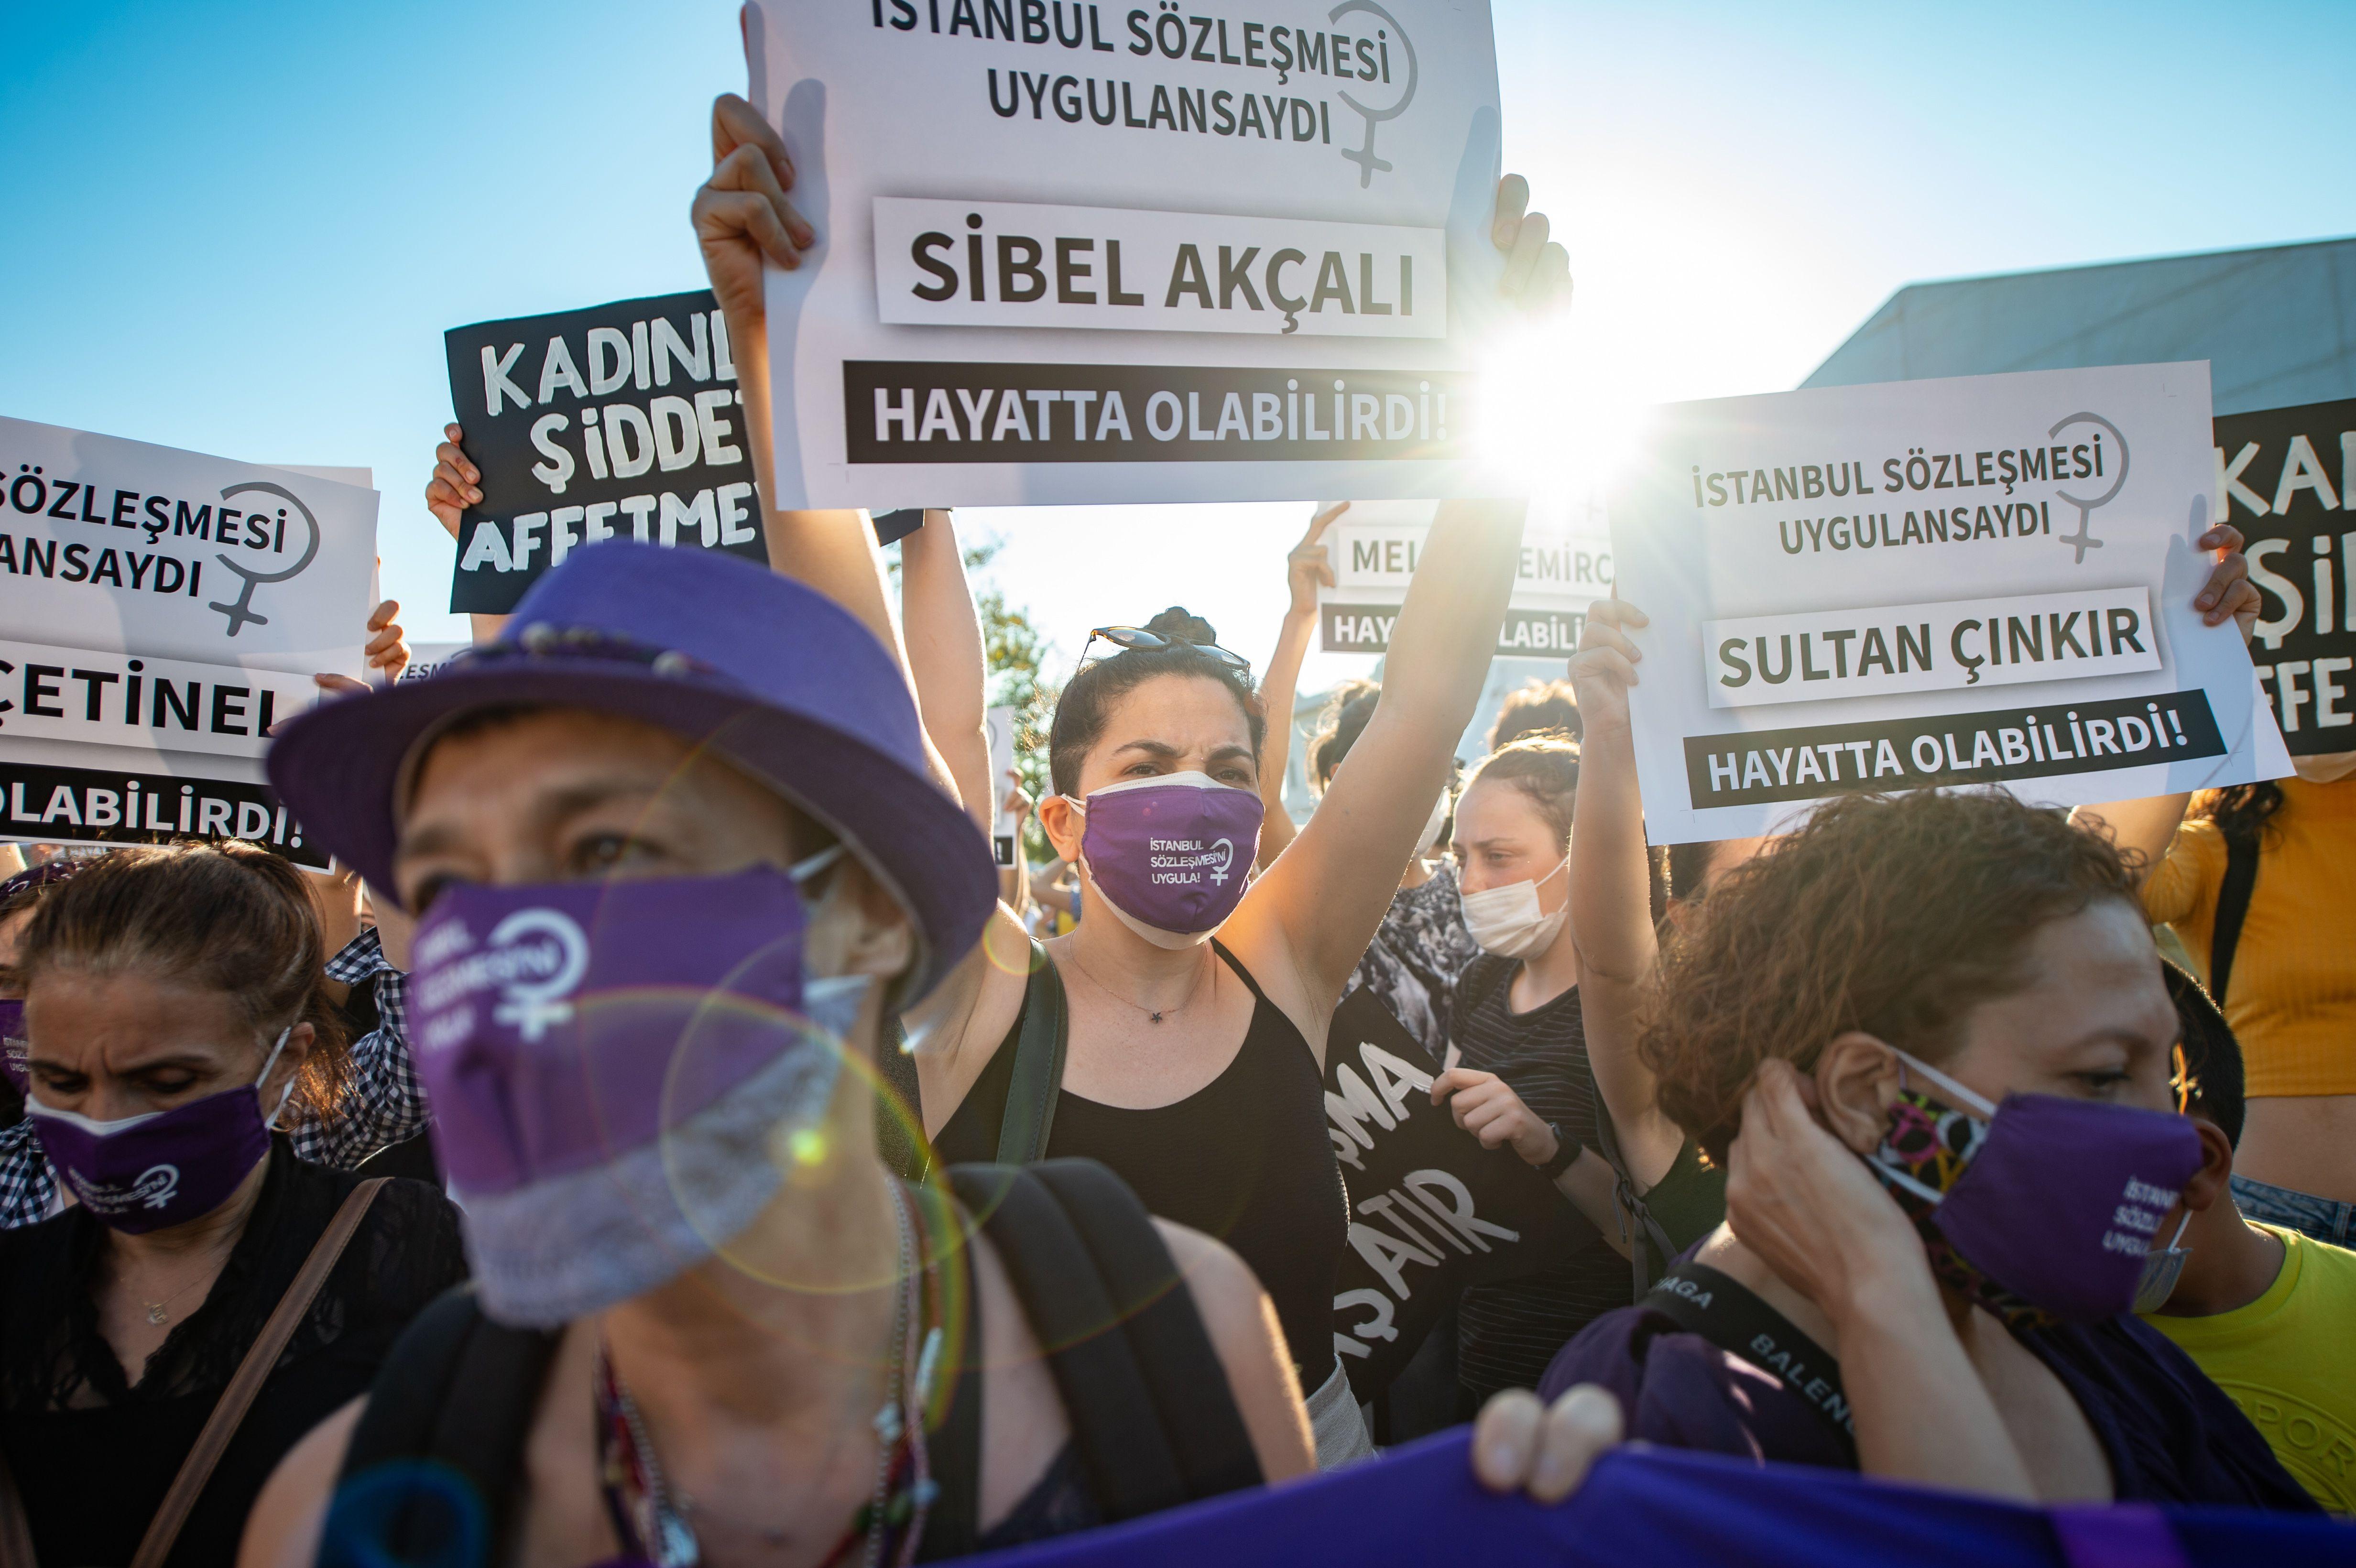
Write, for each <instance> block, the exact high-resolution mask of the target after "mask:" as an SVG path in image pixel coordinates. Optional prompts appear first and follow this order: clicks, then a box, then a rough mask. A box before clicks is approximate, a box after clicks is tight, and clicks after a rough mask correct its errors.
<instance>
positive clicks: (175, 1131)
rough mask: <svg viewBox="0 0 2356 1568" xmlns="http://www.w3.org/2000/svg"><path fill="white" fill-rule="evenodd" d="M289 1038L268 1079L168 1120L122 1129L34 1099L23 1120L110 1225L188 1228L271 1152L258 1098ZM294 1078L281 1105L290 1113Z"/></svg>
mask: <svg viewBox="0 0 2356 1568" xmlns="http://www.w3.org/2000/svg"><path fill="white" fill-rule="evenodd" d="M287 1032H288V1031H286V1030H284V1029H281V1030H280V1031H279V1034H278V1043H277V1044H275V1045H273V1046H272V1047H271V1048H270V1059H269V1060H268V1061H264V1062H263V1063H262V1075H261V1076H260V1077H258V1078H256V1079H255V1080H254V1081H253V1087H252V1088H247V1089H224V1090H223V1091H221V1092H220V1093H218V1094H208V1095H206V1096H205V1097H204V1098H203V1099H201V1100H191V1101H189V1102H188V1103H187V1104H185V1105H175V1106H173V1107H172V1108H171V1109H170V1110H168V1111H150V1112H148V1113H147V1114H146V1115H144V1116H124V1117H123V1118H122V1119H120V1120H118V1121H112V1122H101V1121H94V1120H92V1119H91V1118H90V1117H88V1116H83V1115H76V1114H75V1113H73V1112H71V1111H58V1110H52V1109H50V1108H49V1107H48V1106H47V1105H44V1104H41V1103H40V1101H38V1100H37V1099H31V1098H27V1100H26V1102H25V1114H26V1115H27V1116H28V1117H30V1118H31V1119H32V1123H33V1131H34V1134H35V1136H37V1137H38V1138H39V1139H40V1140H41V1147H42V1149H43V1150H44V1151H45V1152H46V1153H47V1154H48V1157H49V1163H50V1164H51V1165H54V1166H56V1167H57V1168H58V1170H59V1173H60V1174H62V1175H63V1176H64V1178H65V1180H66V1185H67V1186H69V1187H70V1188H72V1189H73V1191H74V1196H75V1197H77V1198H79V1199H80V1200H81V1202H82V1206H83V1207H84V1208H86V1209H88V1210H89V1211H90V1213H91V1218H92V1219H94V1220H96V1221H98V1222H99V1223H101V1224H102V1225H106V1226H109V1227H111V1228H112V1229H114V1230H117V1231H123V1232H129V1233H130V1234H132V1235H134V1236H136V1235H143V1234H145V1232H149V1231H161V1230H164V1229H166V1228H167V1227H170V1226H173V1225H183V1224H186V1223H187V1221H191V1220H195V1219H199V1218H201V1217H203V1216H204V1215H207V1214H209V1213H211V1212H212V1211H214V1210H216V1209H218V1208H220V1206H221V1205H222V1204H223V1203H226V1202H228V1201H229V1197H230V1193H232V1192H235V1191H236V1190H237V1184H238V1183H239V1182H241V1181H243V1180H244V1179H245V1178H246V1175H247V1173H248V1172H250V1171H251V1170H252V1169H253V1168H254V1167H255V1166H256V1165H259V1164H260V1163H261V1162H262V1157H263V1156H264V1155H266V1154H268V1153H269V1152H270V1122H274V1121H276V1120H277V1119H278V1118H277V1112H275V1111H273V1112H272V1113H271V1118H270V1122H265V1121H263V1120H262V1099H261V1096H260V1095H259V1094H257V1093H255V1090H258V1089H259V1088H261V1086H262V1083H264V1082H265V1081H266V1080H268V1078H269V1077H270V1070H271V1068H273V1067H274V1066H275V1065H277V1062H278V1053H279V1051H283V1050H284V1049H285V1046H286V1035H287ZM294 1092H295V1083H294V1081H293V1080H292V1079H289V1080H288V1081H287V1084H286V1089H285V1091H284V1093H281V1094H280V1095H279V1096H278V1104H279V1107H280V1108H281V1109H284V1106H285V1104H286V1096H287V1094H291V1093H294Z"/></svg>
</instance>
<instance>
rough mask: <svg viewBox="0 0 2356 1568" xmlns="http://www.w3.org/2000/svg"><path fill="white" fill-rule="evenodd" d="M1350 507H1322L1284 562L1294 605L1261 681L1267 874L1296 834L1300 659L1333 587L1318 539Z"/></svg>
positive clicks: (1262, 835)
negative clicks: (1293, 775)
mask: <svg viewBox="0 0 2356 1568" xmlns="http://www.w3.org/2000/svg"><path fill="white" fill-rule="evenodd" d="M1349 509H1350V503H1349V502H1347V501H1336V502H1334V503H1333V505H1332V506H1330V507H1323V509H1321V510H1320V511H1319V512H1318V513H1317V515H1316V516H1315V517H1311V518H1310V519H1309V531H1308V532H1307V533H1305V534H1302V535H1301V542H1300V543H1299V544H1297V545H1294V546H1293V547H1292V553H1290V555H1288V556H1286V557H1285V558H1284V576H1285V581H1286V583H1287V585H1288V586H1290V589H1291V591H1292V602H1291V603H1290V604H1289V605H1287V606H1286V607H1285V612H1284V624H1283V625H1282V627H1281V628H1280V629H1279V630H1278V632H1277V634H1276V652H1274V653H1272V654H1270V655H1269V657H1268V667H1267V668H1266V669H1265V670H1263V671H1261V672H1260V681H1259V699H1260V705H1261V707H1262V708H1263V709H1265V710H1266V712H1267V715H1268V740H1267V742H1266V743H1265V744H1264V745H1263V746H1262V747H1261V749H1260V760H1259V798H1260V804H1261V805H1265V806H1266V807H1267V808H1268V817H1267V819H1266V820H1265V821H1264V822H1262V823H1261V824H1260V829H1259V855H1258V865H1259V869H1261V870H1263V871H1265V870H1266V869H1268V868H1269V862H1270V861H1272V860H1274V859H1276V858H1277V857H1278V856H1279V855H1281V854H1283V853H1284V847H1285V846H1286V845H1288V844H1290V843H1291V842H1292V836H1293V833H1294V831H1295V829H1294V827H1293V826H1292V814H1291V813H1290V812H1289V811H1287V810H1286V809H1285V807H1284V775H1285V771H1286V768H1287V767H1288V765H1289V764H1290V762H1291V760H1292V704H1293V699H1295V698H1297V697H1299V696H1300V694H1301V656H1303V655H1305V654H1306V653H1308V651H1309V635H1310V634H1311V633H1312V632H1313V631H1315V630H1316V629H1317V588H1318V585H1319V584H1320V583H1323V584H1324V585H1325V586H1326V587H1328V588H1331V587H1332V586H1333V567H1332V566H1331V565H1329V564H1327V562H1326V559H1325V547H1324V545H1323V544H1322V543H1320V542H1319V540H1320V539H1322V538H1323V535H1324V532H1325V530H1326V528H1329V527H1330V526H1332V524H1333V519H1334V518H1336V517H1340V516H1341V515H1342V514H1343V513H1344V512H1346V511H1348V510H1349Z"/></svg>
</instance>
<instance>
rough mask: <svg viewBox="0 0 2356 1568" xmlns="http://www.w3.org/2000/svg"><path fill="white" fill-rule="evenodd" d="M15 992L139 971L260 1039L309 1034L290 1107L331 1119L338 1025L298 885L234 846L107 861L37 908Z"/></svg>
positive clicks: (337, 1078) (254, 849)
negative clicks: (62, 973)
mask: <svg viewBox="0 0 2356 1568" xmlns="http://www.w3.org/2000/svg"><path fill="white" fill-rule="evenodd" d="M18 962H19V966H20V967H21V969H22V970H23V973H24V976H25V981H26V986H27V989H28V990H29V989H32V988H35V987H37V986H38V984H39V982H40V977H41V976H42V975H43V974H44V973H46V972H48V971H49V970H53V969H81V970H91V971H96V972H98V973H100V974H106V973H109V972H116V971H122V970H126V969H135V970H139V971H142V972H144V973H145V974H147V975H149V976H153V977H155V978H157V979H168V980H174V981H177V982H179V983H181V984H184V985H187V986H192V987H199V988H201V989H205V990H213V991H221V992H225V993H227V994H228V996H229V997H230V999H231V1000H232V1001H234V1002H235V1003H236V1004H237V1008H238V1010H239V1011H240V1013H241V1014H242V1015H243V1016H244V1019H245V1021H246V1023H247V1024H248V1025H249V1026H250V1027H251V1028H252V1029H253V1030H254V1032H255V1033H256V1034H257V1035H259V1036H261V1037H262V1039H263V1040H274V1039H276V1038H277V1036H278V1031H279V1030H280V1029H286V1028H290V1027H292V1026H293V1025H295V1024H298V1023H307V1024H309V1025H310V1026H311V1029H312V1033H313V1036H314V1039H313V1040H312V1044H311V1054H310V1055H309V1057H308V1058H306V1059H305V1061H304V1063H303V1072H302V1074H301V1076H300V1077H299V1078H298V1079H297V1080H296V1085H297V1086H296V1088H295V1103H296V1104H300V1105H301V1106H302V1107H303V1109H304V1111H305V1113H306V1114H307V1115H310V1116H312V1117H314V1118H319V1119H324V1118H327V1117H330V1116H332V1115H334V1114H335V1113H336V1109H337V1105H338V1104H339V1103H340V1101H341V1098H342V1093H343V1090H344V1086H345V1082H346V1080H347V1078H348V1075H349V1072H350V1063H351V1058H350V1052H349V1047H348V1043H347V1041H346V1040H345V1038H344V1026H343V1024H342V1022H341V1021H340V1020H339V1019H337V1016H336V1010H335V1008H334V1007H333V1006H332V1005H330V1004H329V1002H328V1000H327V993H326V992H325V990H324V989H322V987H321V984H320V982H321V980H322V978H323V976H322V969H323V967H324V965H325V964H326V954H325V952H324V950H323V944H322V941H321V938H320V935H319V922H318V916H317V915H316V912H314V910H313V907H312V903H311V895H310V892H309V891H308V890H307V889H305V887H304V885H303V874H302V873H301V872H300V871H298V870H296V869H295V868H294V866H293V865H292V864H290V863H289V862H287V861H286V860H284V859H280V858H279V857H278V856H276V855H273V854H272V853H270V851H268V850H267V849H263V848H260V847H258V846H256V845H252V844H248V843H245V842H243V841H242V840H241V839H235V838H223V839H216V840H207V841H203V842H198V841H194V840H183V841H181V842H178V843H173V844H161V845H155V846H153V847H144V846H143V847H139V848H123V849H117V850H114V851H113V852H112V853H111V854H109V855H107V856H106V857H105V858H104V859H100V860H95V861H92V862H91V864H90V865H89V866H87V867H86V868H84V869H81V870H80V871H78V872H76V873H75V874H74V875H73V876H72V878H71V879H70V880H66V881H63V882H60V883H58V884H57V885H56V886H55V887H54V888H52V889H51V890H50V891H49V893H48V896H47V897H46V898H44V899H43V900H42V901H41V902H40V904H39V906H38V908H37V912H35V914H34V916H33V923H32V924H30V925H29V926H27V927H26V930H25V942H24V952H23V956H22V957H21V958H20V959H19V961H18Z"/></svg>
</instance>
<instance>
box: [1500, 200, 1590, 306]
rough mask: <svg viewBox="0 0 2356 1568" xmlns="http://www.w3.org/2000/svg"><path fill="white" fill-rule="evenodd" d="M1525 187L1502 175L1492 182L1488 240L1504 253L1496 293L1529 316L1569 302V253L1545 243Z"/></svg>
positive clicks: (1545, 230)
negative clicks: (1493, 194)
mask: <svg viewBox="0 0 2356 1568" xmlns="http://www.w3.org/2000/svg"><path fill="white" fill-rule="evenodd" d="M1529 205H1530V182H1529V181H1527V180H1526V179H1524V178H1523V177H1522V176H1519V175H1507V176H1505V178H1504V179H1501V180H1499V181H1498V182H1497V213H1496V217H1495V219H1494V220H1493V221H1492V222H1491V225H1490V231H1489V237H1490V239H1491V240H1492V241H1494V243H1495V245H1496V247H1497V249H1498V250H1500V251H1504V252H1505V276H1504V277H1502V278H1500V279H1499V280H1498V281H1497V293H1499V294H1500V295H1502V296H1503V297H1505V298H1506V299H1509V300H1512V301H1514V302H1515V304H1519V305H1520V306H1521V307H1522V309H1524V310H1525V311H1526V312H1528V313H1530V314H1531V315H1543V314H1545V313H1546V312H1547V311H1550V310H1554V309H1556V308H1558V307H1559V306H1562V305H1567V304H1569V303H1570V252H1569V251H1566V250H1564V249H1563V248H1562V245H1561V243H1560V242H1559V241H1558V240H1553V239H1551V238H1549V235H1550V233H1551V231H1552V225H1550V224H1548V223H1547V218H1546V214H1545V213H1543V212H1531V211H1529V210H1528V208H1529Z"/></svg>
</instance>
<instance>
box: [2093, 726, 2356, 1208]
mask: <svg viewBox="0 0 2356 1568" xmlns="http://www.w3.org/2000/svg"><path fill="white" fill-rule="evenodd" d="M2296 761H2297V768H2298V776H2297V777H2296V778H2287V779H2283V780H2280V781H2278V782H2275V783H2268V784H2244V785H2240V786H2238V787H2235V788H2233V789H2225V790H2214V791H2205V792H2203V793H2202V794H2201V795H2199V796H2196V797H2193V798H2192V799H2191V802H2190V804H2191V812H2190V816H2189V817H2187V816H2185V815H2184V806H2185V803H2186V798H2187V797H2185V796H2183V795H2169V796H2162V797H2159V798H2158V799H2155V800H2149V801H2136V802H2132V803H2126V804H2124V805H2118V806H2100V807H2094V808H2092V809H2093V812H2094V815H2097V816H2103V817H2104V819H2106V820H2107V821H2109V822H2110V823H2112V824H2113V826H2114V827H2116V828H2117V829H2118V831H2119V841H2120V844H2121V845H2122V847H2123V848H2136V849H2139V850H2140V851H2142V852H2143V853H2144V854H2145V855H2146V856H2147V857H2148V859H2149V863H2150V865H2151V869H2150V871H2149V873H2148V874H2147V876H2146V878H2145V880H2144V884H2143V900H2144V910H2145V912H2146V914H2147V916H2148V917H2149V918H2150V919H2151V921H2152V922H2153V923H2155V924H2161V923H2165V924H2169V925H2172V926H2174V927H2175V929H2176V931H2177V933H2178V934H2179V936H2180V937H2182V938H2183V942H2184V946H2185V949H2186V951H2187V952H2188V953H2189V954H2190V955H2191V956H2192V958H2193V960H2194V961H2195V962H2196V963H2198V964H2200V965H2202V967H2203V968H2204V969H2205V970H2206V971H2207V979H2208V981H2209V985H2210V988H2211V990H2212V991H2213V992H2216V993H2217V994H2218V999H2219V1001H2220V1002H2221V1004H2222V1006H2223V1008H2224V1010H2225V1016H2226V1018H2227V1019H2228V1020H2230V1021H2231V1023H2232V1024H2233V1032H2234V1033H2235V1034H2236V1035H2237V1036H2239V1037H2240V1040H2241V1042H2242V1049H2243V1051H2244V1056H2245V1059H2246V1061H2247V1064H2248V1094H2249V1118H2248V1126H2247V1129H2246V1131H2245V1132H2244V1136H2243V1139H2242V1145H2241V1148H2240V1151H2239V1154H2238V1157H2237V1159H2236V1162H2235V1164H2236V1170H2235V1174H2234V1177H2233V1193H2234V1197H2235V1199H2236V1200H2237V1201H2238V1202H2239V1203H2240V1205H2241V1208H2242V1211H2244V1213H2246V1214H2248V1215H2249V1216H2250V1217H2251V1218H2253V1219H2255V1220H2262V1221H2266V1222H2268V1223H2270V1224H2275V1225H2280V1226H2285V1227H2287V1228H2290V1229H2295V1230H2298V1231H2303V1232H2306V1233H2307V1234H2308V1235H2311V1236H2314V1237H2316V1238H2317V1239H2318V1240H2320V1241H2326V1242H2332V1243H2338V1244H2340V1245H2342V1246H2345V1245H2347V1244H2348V1243H2349V1242H2350V1240H2351V1230H2356V941H2351V933H2356V778H2351V777H2350V776H2348V775H2349V774H2350V773H2351V772H2356V752H2349V753H2343V754H2340V755H2337V756H2329V757H2301V758H2297V759H2296ZM2179 821H2180V826H2179ZM2237 840H2238V841H2239V842H2241V843H2243V844H2244V845H2251V846H2254V850H2255V854H2254V862H2255V869H2256V875H2255V878H2254V880H2252V881H2251V882H2250V883H2249V885H2248V888H2247V891H2246V894H2245V895H2244V896H2243V899H2242V901H2243V906H2244V912H2243V915H2242V918H2241V920H2240V923H2239V925H2238V929H2236V928H2235V927H2234V925H2233V922H2232V921H2231V919H2230V918H2229V919H2228V920H2227V921H2226V922H2225V923H2223V925H2222V927H2221V924H2220V922H2219V918H2218V916H2219V910H2220V901H2221V899H2222V898H2223V896H2224V895H2225V894H2226V893H2227V892H2228V891H2231V890H2230V889H2229V886H2228V884H2229V881H2231V880H2233V879H2231V878H2229V875H2228V872H2229V869H2230V868H2231V865H2232V862H2233V855H2232V854H2231V852H2230V848H2231V846H2232V845H2233V843H2235V842H2236V841H2237ZM2230 912H2231V911H2230V907H2229V909H2228V914H2229V916H2230ZM2228 938H2230V940H2228Z"/></svg>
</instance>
